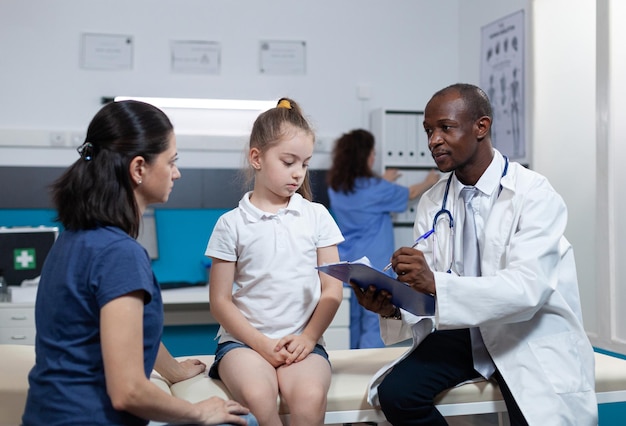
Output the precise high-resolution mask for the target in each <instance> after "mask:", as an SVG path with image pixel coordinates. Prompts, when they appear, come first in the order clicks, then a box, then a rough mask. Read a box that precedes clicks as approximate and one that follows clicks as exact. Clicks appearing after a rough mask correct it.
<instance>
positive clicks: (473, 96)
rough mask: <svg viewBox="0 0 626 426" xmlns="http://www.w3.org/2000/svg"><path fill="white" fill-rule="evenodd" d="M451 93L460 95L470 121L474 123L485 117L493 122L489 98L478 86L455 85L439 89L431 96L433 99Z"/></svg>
mask: <svg viewBox="0 0 626 426" xmlns="http://www.w3.org/2000/svg"><path fill="white" fill-rule="evenodd" d="M451 91H455V92H458V93H459V94H460V95H461V98H462V99H463V101H464V102H465V107H466V109H467V113H468V115H469V118H470V119H471V120H472V121H476V120H478V119H479V118H480V117H485V116H487V117H489V118H490V119H491V121H492V122H493V110H492V108H491V102H489V97H488V96H487V94H486V93H485V92H484V90H483V89H481V88H480V87H478V86H474V85H473V84H466V83H456V84H453V85H451V86H448V87H446V88H444V89H441V90H440V91H438V92H437V93H435V94H434V95H433V98H435V97H437V96H440V95H444V94H446V93H449V92H451Z"/></svg>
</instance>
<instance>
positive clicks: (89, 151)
mask: <svg viewBox="0 0 626 426" xmlns="http://www.w3.org/2000/svg"><path fill="white" fill-rule="evenodd" d="M76 151H77V152H78V154H79V155H80V156H81V158H82V159H83V160H85V161H90V160H91V159H92V158H93V151H94V147H93V145H92V144H91V142H85V143H84V144H82V145H81V146H79V147H78V148H76Z"/></svg>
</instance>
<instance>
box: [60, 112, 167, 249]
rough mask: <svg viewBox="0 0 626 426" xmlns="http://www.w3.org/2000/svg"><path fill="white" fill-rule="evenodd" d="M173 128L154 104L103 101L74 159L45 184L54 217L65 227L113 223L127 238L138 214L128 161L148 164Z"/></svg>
mask: <svg viewBox="0 0 626 426" xmlns="http://www.w3.org/2000/svg"><path fill="white" fill-rule="evenodd" d="M173 131H174V129H173V126H172V123H171V122H170V120H169V118H168V117H167V115H165V113H164V112H163V111H161V110H160V109H159V108H157V107H155V106H153V105H150V104H147V103H144V102H139V101H133V100H127V101H121V102H110V103H108V104H106V105H104V106H103V107H102V108H101V109H100V111H98V112H97V113H96V115H95V116H94V117H93V118H92V120H91V122H90V123H89V127H88V128H87V134H86V137H85V143H83V145H81V146H80V147H79V148H78V153H79V155H80V157H79V158H78V160H76V162H75V163H74V164H72V165H71V166H70V167H69V168H68V169H67V170H66V171H65V172H64V173H63V174H62V175H61V176H60V177H59V178H58V179H57V180H56V181H55V182H54V183H53V184H52V186H51V192H52V200H53V202H54V206H55V207H56V210H57V217H56V219H57V220H58V221H60V222H61V223H62V224H63V226H64V227H65V228H66V229H69V230H84V229H94V228H96V227H98V226H108V225H110V226H116V227H118V228H120V229H122V230H123V231H124V232H126V233H127V234H128V235H130V236H131V237H133V238H136V237H137V235H138V233H139V224H140V221H141V214H140V211H139V207H138V205H137V201H136V200H135V193H134V185H135V184H134V183H133V182H132V179H131V176H130V163H131V161H132V160H133V158H135V157H138V156H141V157H143V158H144V160H145V161H146V163H148V164H151V163H152V162H153V161H154V160H155V159H156V157H157V156H158V155H159V154H161V153H162V152H164V151H166V150H167V149H168V148H169V143H170V138H171V136H172V133H173Z"/></svg>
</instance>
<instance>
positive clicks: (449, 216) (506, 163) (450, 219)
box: [420, 155, 509, 272]
mask: <svg viewBox="0 0 626 426" xmlns="http://www.w3.org/2000/svg"><path fill="white" fill-rule="evenodd" d="M502 157H503V158H504V170H502V176H500V188H499V189H498V197H499V196H500V192H502V178H503V177H505V176H506V173H507V172H508V170H509V158H508V157H507V156H506V155H503V156H502ZM453 175H454V172H452V173H450V176H449V177H448V181H447V182H446V189H445V191H444V193H443V200H442V202H441V209H439V211H438V212H437V213H435V217H434V218H433V227H432V229H431V230H430V231H428V232H427V233H426V234H424V235H423V236H422V237H420V239H423V238H424V237H426V238H427V237H428V236H429V235H430V234H434V233H435V229H436V227H437V222H438V221H439V219H440V218H441V217H442V216H447V219H448V222H449V223H450V226H449V228H450V233H452V230H453V228H454V217H453V216H452V213H451V212H450V210H448V209H447V208H446V204H447V203H448V193H449V192H450V184H451V183H452V176H453ZM444 269H445V268H444ZM447 272H450V269H448V271H447Z"/></svg>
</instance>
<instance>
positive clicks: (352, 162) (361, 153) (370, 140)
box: [326, 129, 375, 193]
mask: <svg viewBox="0 0 626 426" xmlns="http://www.w3.org/2000/svg"><path fill="white" fill-rule="evenodd" d="M373 149H374V135H373V134H372V133H371V132H369V131H367V130H364V129H356V130H352V131H350V132H348V133H344V134H343V135H341V136H340V137H339V139H337V140H336V141H335V146H334V147H333V155H332V164H331V166H330V169H328V173H327V174H326V182H327V184H328V186H329V187H330V188H332V189H333V190H335V191H338V192H344V193H351V192H354V183H355V181H356V180H357V178H360V177H374V176H375V174H374V172H373V171H372V169H371V168H370V166H369V157H370V155H371V154H372V150H373Z"/></svg>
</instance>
